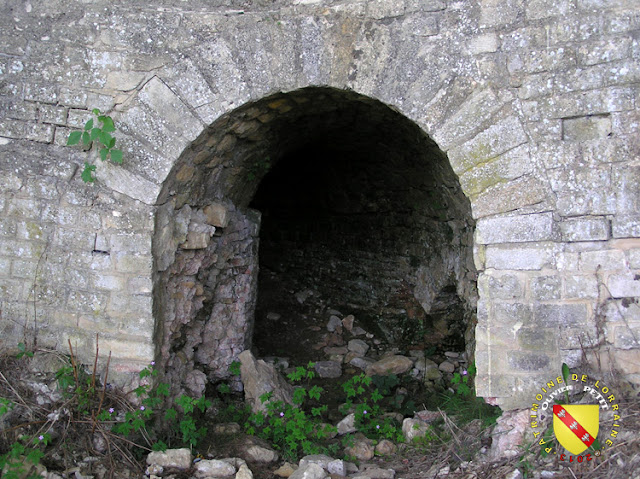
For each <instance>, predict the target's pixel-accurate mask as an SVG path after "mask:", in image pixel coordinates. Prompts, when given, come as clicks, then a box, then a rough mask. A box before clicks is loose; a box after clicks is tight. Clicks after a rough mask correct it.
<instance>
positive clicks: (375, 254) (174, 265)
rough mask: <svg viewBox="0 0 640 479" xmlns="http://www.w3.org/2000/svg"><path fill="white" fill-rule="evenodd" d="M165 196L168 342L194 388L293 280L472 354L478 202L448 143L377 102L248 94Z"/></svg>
mask: <svg viewBox="0 0 640 479" xmlns="http://www.w3.org/2000/svg"><path fill="white" fill-rule="evenodd" d="M162 201H163V203H164V206H163V207H162V208H161V210H160V213H159V215H158V220H157V225H156V228H157V233H156V238H155V242H154V249H155V253H156V263H157V268H156V269H157V270H158V271H159V273H158V274H157V275H156V278H155V282H154V283H155V285H154V288H155V304H156V314H157V316H158V318H160V322H159V325H158V326H159V327H158V331H157V333H158V342H159V344H160V345H161V357H162V359H163V360H164V361H165V365H166V366H167V371H168V374H169V375H170V376H175V378H176V379H177V378H181V379H182V380H183V382H184V387H186V388H187V389H191V390H193V391H194V392H196V391H198V390H199V389H203V388H204V384H205V382H206V379H207V378H208V379H216V378H220V377H224V376H226V375H227V368H228V366H229V364H230V363H231V361H233V360H234V358H235V357H237V354H239V353H240V352H241V351H242V350H244V349H246V348H248V347H250V346H252V345H256V344H257V345H258V346H260V335H261V334H265V330H266V328H273V325H269V324H266V323H265V321H266V318H265V316H266V312H267V311H266V309H268V305H269V304H272V303H271V302H273V301H275V302H277V301H278V298H279V297H280V298H281V297H282V296H283V295H287V294H292V292H291V291H287V290H286V288H285V286H284V285H287V284H289V285H292V284H295V285H297V286H299V287H300V288H302V289H305V290H308V291H309V292H310V293H311V294H316V295H321V296H323V297H324V298H327V300H328V305H330V306H331V307H332V308H339V309H340V310H341V311H344V312H345V314H348V313H352V314H354V315H356V317H357V319H358V320H359V321H360V322H361V323H362V324H366V325H367V327H368V328H369V329H371V330H375V331H376V333H377V334H378V335H380V336H381V337H383V338H384V339H385V340H386V341H388V342H389V343H391V344H394V345H402V346H405V347H406V346H407V345H409V344H421V345H423V346H425V341H426V345H428V346H430V347H433V348H439V349H442V348H449V349H451V348H454V349H457V350H464V349H465V347H467V348H468V350H469V352H470V353H471V352H472V347H473V344H472V341H473V334H472V332H473V327H474V325H475V323H474V319H475V307H476V303H477V298H476V287H475V279H476V273H475V268H474V266H473V260H472V250H471V245H472V237H473V220H472V219H471V212H470V206H469V202H468V200H467V199H466V198H465V196H464V195H463V193H462V191H461V189H460V186H459V183H458V180H457V177H456V176H455V174H454V173H453V171H452V169H451V167H450V166H449V163H448V160H447V158H446V156H445V155H444V154H443V153H442V152H441V151H440V149H439V148H438V146H437V145H436V144H435V143H434V142H433V141H432V140H431V139H429V138H428V136H427V135H425V134H424V133H423V132H422V131H421V130H420V129H419V128H418V127H417V126H416V125H415V124H414V123H412V122H411V121H409V120H408V119H406V118H405V117H403V116H402V115H401V114H399V113H398V112H396V111H394V110H393V109H391V108H389V107H388V106H386V105H384V104H382V103H381V102H379V101H376V100H373V99H371V98H367V97H364V96H361V95H358V94H356V93H353V92H349V91H343V90H336V89H328V88H306V89H302V90H298V91H294V92H290V93H286V94H284V93H283V94H276V95H273V96H270V97H268V98H265V99H263V100H261V101H258V102H254V103H251V104H247V105H245V106H243V107H241V108H239V109H237V110H236V111H234V112H232V113H230V114H228V115H226V116H225V117H223V118H222V119H220V120H218V121H217V122H216V123H214V124H213V125H212V126H211V127H210V128H209V129H208V130H207V131H205V132H204V133H203V134H202V135H201V137H200V138H198V140H196V141H195V142H194V144H193V145H192V146H191V147H190V148H189V149H188V150H187V151H185V152H184V153H183V155H182V157H181V159H180V160H179V161H178V163H177V164H176V166H175V168H174V169H173V172H172V174H171V175H170V177H169V180H168V181H167V183H166V184H165V188H164V190H163V193H162ZM259 277H260V281H258V278H259ZM274 277H278V278H279V282H278V284H279V285H280V288H281V290H280V291H278V290H277V289H276V290H274V289H273V288H270V287H269V286H267V285H269V284H270V283H271V284H272V283H273V279H274ZM270 280H271V281H270ZM257 305H258V312H259V314H258V315H257V317H256V315H255V311H256V306H257ZM260 305H262V306H263V307H260ZM318 313H323V312H321V311H319V312H318ZM319 317H322V315H321V314H319ZM323 326H324V325H323ZM287 327H291V328H296V325H295V324H291V323H289V324H288V326H287ZM282 332H283V341H284V338H285V337H286V331H284V330H283V331H282ZM467 343H468V344H467ZM258 349H260V348H258ZM259 352H260V353H262V352H264V353H273V352H274V351H259Z"/></svg>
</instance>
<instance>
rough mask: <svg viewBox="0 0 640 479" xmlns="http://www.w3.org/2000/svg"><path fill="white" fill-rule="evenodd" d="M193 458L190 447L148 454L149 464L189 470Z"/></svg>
mask: <svg viewBox="0 0 640 479" xmlns="http://www.w3.org/2000/svg"><path fill="white" fill-rule="evenodd" d="M191 459H192V457H191V451H190V450H189V449H167V450H166V451H164V452H160V451H154V452H150V453H149V455H148V456H147V464H149V465H153V464H155V465H157V466H162V467H171V468H175V469H181V470H187V469H189V468H190V467H191ZM234 472H235V470H234Z"/></svg>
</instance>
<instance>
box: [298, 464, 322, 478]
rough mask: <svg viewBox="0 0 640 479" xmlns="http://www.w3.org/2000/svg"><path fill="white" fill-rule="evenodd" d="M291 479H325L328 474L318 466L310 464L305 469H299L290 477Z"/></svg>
mask: <svg viewBox="0 0 640 479" xmlns="http://www.w3.org/2000/svg"><path fill="white" fill-rule="evenodd" d="M289 477H290V478H291V479H323V478H325V477H327V473H326V472H325V470H324V469H323V468H322V466H319V465H318V464H313V463H309V464H307V465H306V466H305V467H299V468H298V469H297V470H296V471H295V472H294V473H293V474H291V475H290V476H289Z"/></svg>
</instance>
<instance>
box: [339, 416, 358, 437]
mask: <svg viewBox="0 0 640 479" xmlns="http://www.w3.org/2000/svg"><path fill="white" fill-rule="evenodd" d="M337 428H338V434H339V435H341V436H343V435H345V434H349V433H351V432H356V431H357V429H356V415H355V414H354V413H351V414H348V415H347V416H346V417H345V418H344V419H342V420H341V421H340V422H339V423H338V425H337Z"/></svg>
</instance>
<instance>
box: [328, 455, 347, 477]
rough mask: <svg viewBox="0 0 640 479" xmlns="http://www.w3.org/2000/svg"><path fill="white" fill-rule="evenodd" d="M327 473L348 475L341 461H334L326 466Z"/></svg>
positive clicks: (344, 464) (345, 466) (345, 465)
mask: <svg viewBox="0 0 640 479" xmlns="http://www.w3.org/2000/svg"><path fill="white" fill-rule="evenodd" d="M327 471H329V474H338V475H340V476H346V475H347V474H348V471H347V464H346V463H345V462H344V461H343V460H341V459H335V460H333V461H331V462H330V463H329V464H327Z"/></svg>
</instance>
